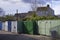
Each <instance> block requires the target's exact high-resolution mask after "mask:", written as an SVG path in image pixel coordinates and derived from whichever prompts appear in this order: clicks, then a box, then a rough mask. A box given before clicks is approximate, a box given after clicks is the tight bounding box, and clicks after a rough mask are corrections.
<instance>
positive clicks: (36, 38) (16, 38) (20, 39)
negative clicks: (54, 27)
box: [0, 31, 60, 40]
mask: <svg viewBox="0 0 60 40" xmlns="http://www.w3.org/2000/svg"><path fill="white" fill-rule="evenodd" d="M0 40H55V39H52V38H51V37H47V36H42V35H28V34H15V33H11V32H4V31H0ZM57 40H60V39H57Z"/></svg>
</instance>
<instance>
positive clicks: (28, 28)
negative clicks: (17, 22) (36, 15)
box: [24, 21, 38, 34]
mask: <svg viewBox="0 0 60 40" xmlns="http://www.w3.org/2000/svg"><path fill="white" fill-rule="evenodd" d="M24 25H25V26H24V30H25V33H27V34H38V26H37V22H36V21H25V22H24Z"/></svg>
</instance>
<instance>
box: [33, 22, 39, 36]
mask: <svg viewBox="0 0 60 40" xmlns="http://www.w3.org/2000/svg"><path fill="white" fill-rule="evenodd" d="M33 34H35V35H38V34H39V33H38V23H37V21H33Z"/></svg>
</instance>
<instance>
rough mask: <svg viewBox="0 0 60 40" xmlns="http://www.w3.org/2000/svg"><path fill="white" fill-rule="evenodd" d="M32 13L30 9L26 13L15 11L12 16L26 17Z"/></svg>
mask: <svg viewBox="0 0 60 40" xmlns="http://www.w3.org/2000/svg"><path fill="white" fill-rule="evenodd" d="M32 13H33V12H32V11H29V12H28V13H16V14H15V15H14V16H15V17H19V18H26V17H28V16H31V15H32Z"/></svg>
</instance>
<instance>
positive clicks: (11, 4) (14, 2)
mask: <svg viewBox="0 0 60 40" xmlns="http://www.w3.org/2000/svg"><path fill="white" fill-rule="evenodd" d="M49 4H51V8H53V9H54V10H55V15H59V14H60V9H59V8H60V1H54V2H52V3H49ZM0 7H1V8H3V9H4V11H6V14H15V13H16V9H18V10H19V12H20V13H22V12H28V11H29V10H31V7H30V4H29V3H24V2H22V0H0Z"/></svg>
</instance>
